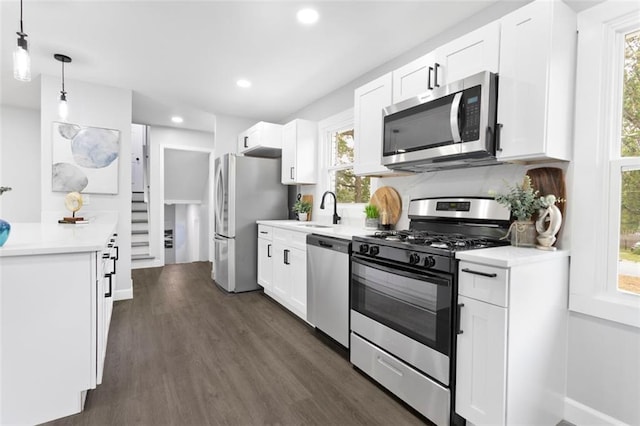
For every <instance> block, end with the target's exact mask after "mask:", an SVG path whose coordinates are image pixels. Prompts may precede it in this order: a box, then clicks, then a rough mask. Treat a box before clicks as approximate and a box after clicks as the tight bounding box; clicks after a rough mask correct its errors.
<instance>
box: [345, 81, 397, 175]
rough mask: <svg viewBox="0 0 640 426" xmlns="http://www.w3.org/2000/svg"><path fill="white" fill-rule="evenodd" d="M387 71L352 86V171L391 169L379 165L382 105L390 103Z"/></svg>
mask: <svg viewBox="0 0 640 426" xmlns="http://www.w3.org/2000/svg"><path fill="white" fill-rule="evenodd" d="M391 87H392V86H391V73H387V74H385V75H383V76H382V77H379V78H377V79H375V80H373V81H371V82H369V83H367V84H365V85H364V86H361V87H359V88H357V89H356V90H355V95H354V109H353V114H354V117H353V118H354V163H353V171H354V173H355V174H356V175H372V176H381V175H388V174H391V173H393V171H391V170H389V169H388V168H386V167H385V166H383V165H382V161H381V159H382V127H383V121H382V109H383V108H385V107H387V106H389V105H391V104H392V103H393V100H392V98H391V93H392V90H391Z"/></svg>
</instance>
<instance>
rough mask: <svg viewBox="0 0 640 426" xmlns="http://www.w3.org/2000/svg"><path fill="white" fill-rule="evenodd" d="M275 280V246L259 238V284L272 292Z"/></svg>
mask: <svg viewBox="0 0 640 426" xmlns="http://www.w3.org/2000/svg"><path fill="white" fill-rule="evenodd" d="M272 280H273V244H272V242H271V241H269V240H267V239H264V238H258V284H260V285H261V286H262V287H263V288H264V289H265V290H269V291H271V290H272V285H273V284H272Z"/></svg>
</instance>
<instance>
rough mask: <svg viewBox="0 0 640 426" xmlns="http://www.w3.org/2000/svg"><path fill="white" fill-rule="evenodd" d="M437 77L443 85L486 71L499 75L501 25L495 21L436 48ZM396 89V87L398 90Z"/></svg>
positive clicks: (438, 82) (438, 81) (439, 83)
mask: <svg viewBox="0 0 640 426" xmlns="http://www.w3.org/2000/svg"><path fill="white" fill-rule="evenodd" d="M433 56H434V57H435V62H436V64H435V66H434V68H435V70H437V71H438V72H437V73H436V72H435V71H434V75H435V76H436V77H437V84H438V85H443V84H448V83H452V82H454V81H457V80H461V79H463V78H466V77H469V76H470V75H473V74H477V73H479V72H482V71H491V72H498V69H499V66H500V22H498V21H496V22H492V23H490V24H488V25H485V26H484V27H481V28H478V29H477V30H475V31H472V32H470V33H468V34H465V35H464V36H462V37H460V38H457V39H455V40H453V41H451V42H449V43H447V44H445V45H444V46H441V47H439V48H438V49H436V51H435V54H434V55H433ZM394 89H395V87H394Z"/></svg>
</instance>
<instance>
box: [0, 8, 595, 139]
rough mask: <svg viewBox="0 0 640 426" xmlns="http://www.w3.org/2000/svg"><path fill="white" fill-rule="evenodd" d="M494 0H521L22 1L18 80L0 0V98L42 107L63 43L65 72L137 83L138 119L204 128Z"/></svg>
mask: <svg viewBox="0 0 640 426" xmlns="http://www.w3.org/2000/svg"><path fill="white" fill-rule="evenodd" d="M497 1H520V2H521V3H523V2H525V1H526V0H467V1H463V0H456V1H451V0H423V1H418V0H414V1H346V0H342V1H323V0H315V1H310V2H300V1H266V0H263V1H212V0H210V1H205V0H200V1H198V0H182V1H168V0H155V1H135V0H128V1H126V0H125V1H114V0H103V1H86V0H85V1H77V0H76V1H50V0H24V3H23V9H24V17H23V20H24V31H25V32H26V33H27V34H28V35H29V37H28V40H29V43H30V44H29V48H30V52H31V61H32V81H31V82H30V83H20V82H17V81H15V80H14V79H13V78H12V69H11V67H12V63H11V52H12V51H13V49H14V48H15V45H16V36H15V31H17V30H18V29H19V16H20V14H19V2H18V1H17V0H1V2H0V7H1V9H0V12H1V13H0V20H1V21H0V29H1V32H2V34H1V36H0V39H1V40H2V41H1V49H2V51H1V57H0V67H1V68H0V72H1V89H2V91H1V92H0V93H1V95H2V104H7V105H15V106H22V107H28V108H39V103H40V100H39V97H40V92H39V81H38V76H39V75H41V74H47V75H54V76H58V75H60V67H61V66H60V63H59V62H57V61H55V60H54V59H53V54H54V53H63V54H66V55H69V56H71V58H72V59H73V62H72V63H70V64H67V65H66V66H65V77H66V78H67V79H69V80H72V81H73V80H80V81H86V82H92V83H97V84H104V85H108V86H114V87H121V88H127V89H131V90H133V93H134V102H133V109H134V117H136V116H137V117H139V122H143V123H145V124H165V125H169V122H168V121H167V120H168V116H169V115H170V114H179V115H183V116H185V123H184V126H185V127H189V128H200V129H201V130H208V129H209V128H210V129H213V126H214V124H213V123H214V118H213V117H214V116H215V115H217V114H224V115H232V116H239V117H246V118H251V119H256V120H266V121H273V122H280V121H282V120H283V119H285V118H286V117H287V116H290V115H291V114H293V113H294V112H296V111H298V110H299V109H301V108H302V107H304V106H306V105H308V104H310V103H312V102H314V101H315V100H317V99H319V98H321V97H323V96H325V95H327V94H328V93H331V92H332V91H334V90H336V89H338V88H340V87H342V86H344V85H345V84H347V83H349V82H350V81H352V80H354V79H355V78H357V77H359V76H361V75H362V74H364V73H366V72H367V71H369V70H372V69H374V68H376V67H377V66H380V65H381V64H384V63H385V62H387V61H389V60H391V59H393V58H395V57H397V56H398V55H400V54H401V53H403V52H406V51H407V50H409V49H411V48H413V47H415V46H417V45H419V44H421V43H423V42H424V41H425V40H428V39H430V38H432V37H434V36H435V35H436V34H438V33H440V32H442V31H444V30H446V29H447V28H449V27H452V26H454V25H456V24H457V23H459V22H461V21H463V20H465V19H467V18H469V17H471V16H472V15H474V14H475V13H477V12H478V11H480V10H482V9H484V8H486V7H489V6H491V5H492V4H493V3H496V2H497ZM569 3H570V4H571V5H572V7H574V9H577V10H579V9H583V8H585V7H587V6H589V5H590V4H592V3H593V2H592V1H574V2H569ZM309 5H312V6H313V7H315V8H316V9H317V10H318V11H319V13H320V20H319V22H318V23H317V24H315V25H314V26H304V25H301V24H299V23H298V22H297V21H296V19H295V15H296V12H297V11H298V10H299V9H300V8H301V7H303V6H309ZM239 78H246V79H249V80H251V81H252V83H253V85H252V87H251V88H249V89H242V88H239V87H237V86H236V84H235V82H236V80H237V79H239ZM67 89H68V92H69V103H70V104H72V102H73V87H72V84H69V85H68V87H67ZM140 120H142V121H140Z"/></svg>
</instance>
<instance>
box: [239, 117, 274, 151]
mask: <svg viewBox="0 0 640 426" xmlns="http://www.w3.org/2000/svg"><path fill="white" fill-rule="evenodd" d="M281 151H282V126H281V125H280V124H273V123H267V122H265V121H260V122H259V123H256V124H255V125H253V126H252V127H251V128H249V129H247V130H245V131H244V132H242V133H240V135H238V154H244V155H249V156H252V157H280V155H281Z"/></svg>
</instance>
